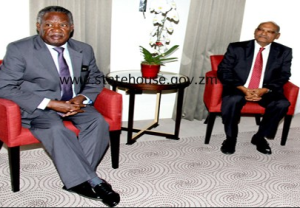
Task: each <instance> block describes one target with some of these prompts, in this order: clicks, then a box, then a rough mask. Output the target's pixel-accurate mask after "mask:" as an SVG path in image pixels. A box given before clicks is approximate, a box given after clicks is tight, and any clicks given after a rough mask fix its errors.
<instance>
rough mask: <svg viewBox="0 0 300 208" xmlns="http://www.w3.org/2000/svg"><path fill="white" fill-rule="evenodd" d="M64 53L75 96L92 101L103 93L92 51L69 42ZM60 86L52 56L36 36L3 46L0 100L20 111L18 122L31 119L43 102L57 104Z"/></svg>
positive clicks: (82, 44)
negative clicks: (4, 99)
mask: <svg viewBox="0 0 300 208" xmlns="http://www.w3.org/2000/svg"><path fill="white" fill-rule="evenodd" d="M68 50H69V53H70V58H71V62H72V67H73V73H74V83H75V93H76V95H77V94H83V95H85V96H87V97H88V98H90V99H91V100H95V98H96V96H97V95H98V93H100V92H101V90H102V89H103V79H104V77H103V73H102V72H101V71H99V69H98V67H97V65H96V60H95V57H94V52H93V49H92V47H91V46H90V45H88V44H86V43H82V42H79V41H76V40H72V39H70V40H69V41H68ZM75 79H76V80H77V81H76V80H75ZM60 82H61V80H60V78H59V74H58V71H57V69H56V66H55V63H54V61H53V59H52V56H51V54H50V52H49V50H48V48H47V46H46V45H45V43H44V42H43V40H42V39H41V38H40V36H38V35H35V36H31V37H28V38H25V39H22V40H19V41H16V42H12V43H10V44H9V45H8V46H7V52H6V55H5V57H4V60H3V65H2V66H1V70H0V97H1V98H6V99H9V100H12V101H14V102H16V103H17V104H18V105H19V106H20V108H21V111H22V118H30V117H32V116H34V115H33V114H34V112H35V110H36V109H37V106H38V105H39V104H40V103H41V101H42V100H43V99H44V98H49V99H52V100H55V99H57V100H60V98H61V90H60Z"/></svg>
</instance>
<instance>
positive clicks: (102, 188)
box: [93, 181, 120, 207]
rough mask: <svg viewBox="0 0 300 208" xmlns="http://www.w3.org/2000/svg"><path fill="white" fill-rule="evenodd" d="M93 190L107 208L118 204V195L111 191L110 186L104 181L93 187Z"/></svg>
mask: <svg viewBox="0 0 300 208" xmlns="http://www.w3.org/2000/svg"><path fill="white" fill-rule="evenodd" d="M93 190H94V191H95V193H96V195H97V196H98V197H100V198H101V199H102V202H103V203H104V204H106V205H107V206H109V207H114V206H116V205H118V204H119V202H120V195H119V194H118V193H117V192H115V191H114V190H112V187H111V185H110V184H109V183H107V182H106V181H104V182H103V183H100V184H98V185H97V186H95V187H94V188H93Z"/></svg>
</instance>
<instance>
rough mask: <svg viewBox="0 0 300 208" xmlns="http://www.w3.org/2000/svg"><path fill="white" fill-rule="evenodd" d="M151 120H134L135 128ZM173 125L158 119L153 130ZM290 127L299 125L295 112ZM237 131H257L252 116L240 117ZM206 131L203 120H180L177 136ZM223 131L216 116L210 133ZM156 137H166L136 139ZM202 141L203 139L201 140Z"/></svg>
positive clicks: (170, 130)
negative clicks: (157, 123) (156, 125)
mask: <svg viewBox="0 0 300 208" xmlns="http://www.w3.org/2000/svg"><path fill="white" fill-rule="evenodd" d="M151 122H153V121H152V120H146V121H144V120H143V121H135V122H134V127H135V128H143V127H145V126H148V125H149V124H150V123H151ZM123 126H127V122H123ZM174 127H175V121H174V120H173V119H161V120H160V121H159V126H158V127H156V128H155V129H153V130H155V131H163V132H168V133H173V132H174ZM291 127H300V114H296V115H295V116H294V118H293V120H292V123H291ZM282 128H283V122H281V123H280V125H279V128H278V129H279V130H278V131H277V135H278V134H279V135H280V134H281V129H282ZM239 131H240V132H246V131H257V125H256V123H255V119H254V117H242V118H241V121H240V124H239ZM205 132H206V124H204V120H202V121H199V120H193V121H189V120H186V119H182V120H181V125H180V132H179V137H181V138H184V137H189V136H204V135H205ZM221 133H224V128H223V124H222V120H221V117H217V118H216V121H215V125H214V129H213V132H212V134H221ZM157 139H166V138H165V137H159V136H153V135H146V134H145V135H143V136H141V137H140V138H139V139H138V140H137V141H145V140H157ZM126 142H127V132H126V131H122V134H121V143H126ZM203 142H204V141H203Z"/></svg>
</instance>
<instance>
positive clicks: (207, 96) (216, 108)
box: [203, 71, 223, 112]
mask: <svg viewBox="0 0 300 208" xmlns="http://www.w3.org/2000/svg"><path fill="white" fill-rule="evenodd" d="M222 91H223V85H222V83H221V81H220V80H219V79H218V78H217V73H216V71H209V72H206V74H205V90H204V95H203V101H204V103H205V106H206V108H207V109H208V111H209V112H220V108H221V103H222Z"/></svg>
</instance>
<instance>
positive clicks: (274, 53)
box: [266, 43, 278, 72]
mask: <svg viewBox="0 0 300 208" xmlns="http://www.w3.org/2000/svg"><path fill="white" fill-rule="evenodd" d="M277 56H278V48H277V46H276V43H272V45H271V48H270V53H269V57H268V62H267V65H266V72H268V71H269V69H270V68H271V67H272V64H273V63H275V61H276V57H277Z"/></svg>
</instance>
